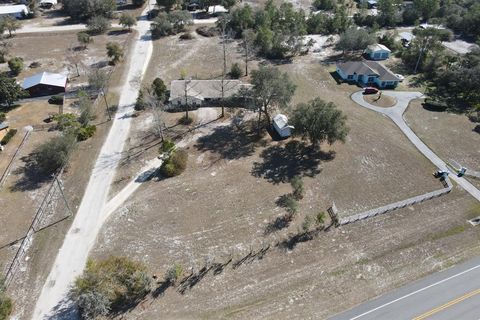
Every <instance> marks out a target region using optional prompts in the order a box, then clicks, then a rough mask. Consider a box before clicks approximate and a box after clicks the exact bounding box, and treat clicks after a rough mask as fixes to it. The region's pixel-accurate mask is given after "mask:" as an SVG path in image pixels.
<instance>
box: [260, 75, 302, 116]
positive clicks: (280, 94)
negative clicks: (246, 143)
mask: <svg viewBox="0 0 480 320" xmlns="http://www.w3.org/2000/svg"><path fill="white" fill-rule="evenodd" d="M251 83H252V85H253V88H252V89H251V90H252V92H251V93H252V96H253V98H254V100H255V102H256V105H257V108H258V111H259V116H258V119H259V122H260V120H261V114H262V113H263V115H264V116H265V119H266V122H267V124H268V125H270V123H271V121H270V113H271V111H272V109H273V108H275V107H286V106H287V105H288V104H289V103H290V100H291V99H292V97H293V94H294V93H295V88H296V86H295V84H293V82H292V80H290V77H289V76H288V74H287V73H282V72H280V70H278V69H277V68H275V67H264V66H262V67H260V69H258V70H254V71H252V82H251Z"/></svg>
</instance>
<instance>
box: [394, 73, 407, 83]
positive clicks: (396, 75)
mask: <svg viewBox="0 0 480 320" xmlns="http://www.w3.org/2000/svg"><path fill="white" fill-rule="evenodd" d="M395 77H397V78H398V80H399V81H400V82H402V81H403V80H405V77H404V76H402V75H401V74H399V73H396V74H395Z"/></svg>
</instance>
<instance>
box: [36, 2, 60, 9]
mask: <svg viewBox="0 0 480 320" xmlns="http://www.w3.org/2000/svg"><path fill="white" fill-rule="evenodd" d="M57 4H58V1H57V0H40V2H39V3H38V5H39V6H40V7H41V8H46V9H50V8H53V7H55V6H56V5H57Z"/></svg>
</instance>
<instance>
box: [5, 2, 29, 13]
mask: <svg viewBox="0 0 480 320" xmlns="http://www.w3.org/2000/svg"><path fill="white" fill-rule="evenodd" d="M14 13H24V14H28V8H27V6H26V5H24V4H17V5H13V6H0V15H5V14H14Z"/></svg>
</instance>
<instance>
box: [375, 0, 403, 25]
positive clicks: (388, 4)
mask: <svg viewBox="0 0 480 320" xmlns="http://www.w3.org/2000/svg"><path fill="white" fill-rule="evenodd" d="M399 2H400V1H399V0H378V11H379V12H380V14H379V16H378V19H377V21H378V23H379V24H380V25H381V26H385V27H394V26H395V25H397V24H398V22H399V20H400V19H401V15H400V12H399V10H398V9H397V5H398V4H400V3H399Z"/></svg>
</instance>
